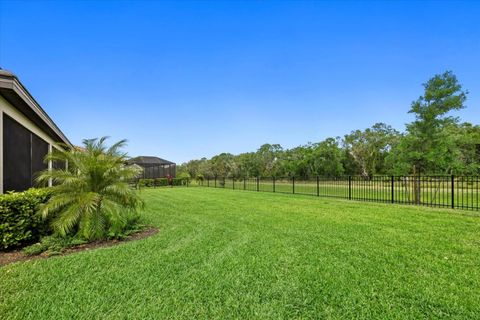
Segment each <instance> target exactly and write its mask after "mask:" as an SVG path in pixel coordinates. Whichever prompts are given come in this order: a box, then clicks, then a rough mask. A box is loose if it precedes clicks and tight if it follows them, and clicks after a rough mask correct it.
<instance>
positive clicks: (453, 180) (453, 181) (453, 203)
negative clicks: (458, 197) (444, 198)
mask: <svg viewBox="0 0 480 320" xmlns="http://www.w3.org/2000/svg"><path fill="white" fill-rule="evenodd" d="M451 179H452V183H451V184H452V209H455V176H454V175H453V174H452V177H451Z"/></svg>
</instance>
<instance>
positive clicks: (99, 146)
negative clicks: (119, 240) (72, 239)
mask: <svg viewBox="0 0 480 320" xmlns="http://www.w3.org/2000/svg"><path fill="white" fill-rule="evenodd" d="M106 139H107V137H103V138H100V139H87V140H83V148H73V149H68V148H65V149H64V150H55V151H54V152H51V153H49V154H48V155H47V156H46V157H45V161H54V162H62V163H65V164H66V166H65V167H66V168H64V169H49V170H45V171H43V172H41V173H40V175H39V176H38V178H37V181H38V182H39V183H44V184H45V183H48V181H52V184H53V187H51V189H52V197H51V198H50V199H49V201H48V202H47V203H46V204H44V205H43V206H42V207H41V208H40V211H39V213H40V214H41V215H42V217H43V218H44V219H46V218H52V227H53V229H54V231H55V232H56V233H58V234H59V235H61V236H66V235H73V234H77V235H79V236H81V237H83V238H85V239H87V240H95V239H101V238H105V237H106V236H107V234H108V233H114V234H115V233H118V232H121V231H122V230H123V229H124V228H125V227H127V225H128V223H129V217H131V216H132V213H135V212H136V211H137V209H139V208H140V207H143V201H142V199H141V198H140V197H139V195H138V194H137V191H136V190H134V189H132V188H131V187H130V186H129V181H131V180H132V179H134V178H136V177H137V176H138V175H139V174H140V171H141V169H139V168H138V166H128V165H126V164H125V163H126V160H127V156H126V154H125V153H123V152H121V151H120V149H121V148H122V147H124V146H125V145H126V140H121V141H119V142H117V143H115V144H114V145H112V146H111V147H107V146H106V145H105V140H106Z"/></svg>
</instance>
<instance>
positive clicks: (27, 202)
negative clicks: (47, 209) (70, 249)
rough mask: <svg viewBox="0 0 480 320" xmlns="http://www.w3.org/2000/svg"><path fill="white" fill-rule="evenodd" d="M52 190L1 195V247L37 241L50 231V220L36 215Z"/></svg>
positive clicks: (33, 190)
mask: <svg viewBox="0 0 480 320" xmlns="http://www.w3.org/2000/svg"><path fill="white" fill-rule="evenodd" d="M50 196H51V191H50V190H49V189H47V188H45V189H29V190H27V191H24V192H15V193H7V194H4V195H1V196H0V249H2V250H5V249H9V248H13V247H17V246H20V245H24V244H26V243H29V242H33V241H37V240H38V239H39V238H40V237H41V236H43V235H46V234H47V233H48V231H49V222H48V221H44V220H42V218H41V217H39V216H38V215H36V212H37V207H38V206H39V205H40V204H42V203H45V202H47V200H48V199H49V198H50Z"/></svg>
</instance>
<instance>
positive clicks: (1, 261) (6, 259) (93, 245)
mask: <svg viewBox="0 0 480 320" xmlns="http://www.w3.org/2000/svg"><path fill="white" fill-rule="evenodd" d="M157 232H158V228H155V227H148V228H146V229H145V230H142V231H140V232H137V233H134V234H131V235H129V236H128V237H126V238H125V239H123V240H99V241H94V242H90V243H85V244H81V245H78V246H74V247H71V248H68V249H65V251H63V252H62V253H61V254H59V255H61V256H64V255H67V254H71V253H75V252H79V251H86V250H93V249H97V248H104V247H112V246H116V245H118V244H121V243H124V242H128V241H133V240H140V239H145V238H148V237H150V236H153V235H154V234H156V233H157ZM57 256H58V255H57ZM49 257H53V256H49V255H47V254H45V253H42V254H39V255H36V256H27V255H25V254H24V253H23V252H22V250H14V251H9V252H0V267H1V266H4V265H7V264H10V263H14V262H18V261H28V260H36V259H45V258H49Z"/></svg>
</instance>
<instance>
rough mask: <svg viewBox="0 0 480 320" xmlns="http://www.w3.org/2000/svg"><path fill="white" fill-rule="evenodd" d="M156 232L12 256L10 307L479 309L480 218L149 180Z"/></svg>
mask: <svg viewBox="0 0 480 320" xmlns="http://www.w3.org/2000/svg"><path fill="white" fill-rule="evenodd" d="M142 193H143V195H144V197H145V199H146V200H147V208H146V210H145V215H144V220H145V223H148V224H151V225H155V226H158V227H159V228H160V232H159V233H158V234H156V235H154V236H153V237H150V238H147V239H143V240H139V241H134V242H129V243H124V244H121V245H119V246H115V247H109V248H102V249H98V250H92V251H86V252H82V253H76V254H72V255H68V256H59V257H53V258H50V259H45V260H36V261H30V262H22V263H17V264H12V265H7V266H4V267H2V268H1V269H0V318H2V319H159V318H184V319H192V318H221V319H225V318H243V319H245V318H259V319H265V318H274V319H278V318H338V319H345V318H365V319H367V318H368V319H371V318H381V319H400V318H401V319H406V318H410V319H419V318H424V319H432V318H448V319H452V318H456V319H479V318H480V217H479V216H478V215H474V214H472V213H468V212H462V211H449V210H440V209H429V208H424V207H406V206H398V205H389V204H377V203H365V202H354V201H348V200H337V199H325V198H316V197H309V196H292V195H287V194H271V193H261V192H248V191H236V190H227V189H225V190H222V189H213V188H173V189H171V188H163V189H149V190H143V191H142Z"/></svg>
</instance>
